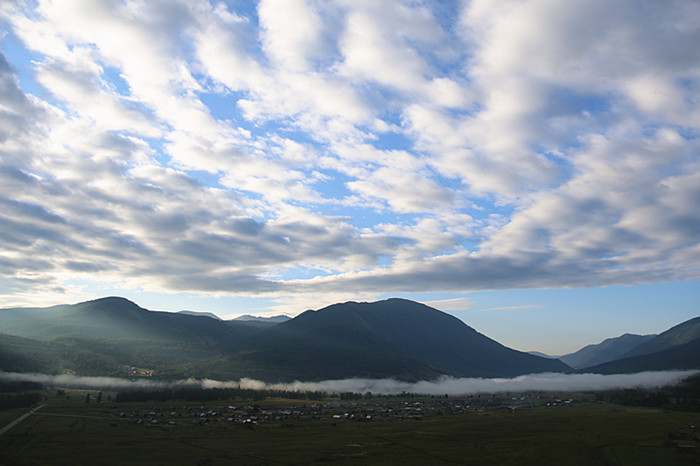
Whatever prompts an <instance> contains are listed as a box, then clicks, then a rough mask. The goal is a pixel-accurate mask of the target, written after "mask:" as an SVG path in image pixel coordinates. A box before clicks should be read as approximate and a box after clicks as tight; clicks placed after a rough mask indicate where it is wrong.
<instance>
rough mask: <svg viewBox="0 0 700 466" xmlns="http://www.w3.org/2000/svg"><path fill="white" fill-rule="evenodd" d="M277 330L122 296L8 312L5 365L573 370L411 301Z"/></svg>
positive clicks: (232, 371)
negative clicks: (156, 307)
mask: <svg viewBox="0 0 700 466" xmlns="http://www.w3.org/2000/svg"><path fill="white" fill-rule="evenodd" d="M269 324H270V325H273V326H269V325H268V326H266V327H264V328H261V327H256V326H251V325H247V324H246V323H245V322H237V321H220V320H216V319H213V318H210V317H206V316H201V315H198V316H193V315H187V314H179V313H166V312H155V311H149V310H147V309H143V308H141V307H139V306H137V305H136V304H134V303H132V302H131V301H128V300H126V299H123V298H114V297H112V298H103V299H98V300H94V301H89V302H85V303H79V304H75V305H62V306H54V307H51V308H45V309H6V310H2V311H0V332H4V333H6V334H14V335H15V336H7V335H6V336H5V337H4V338H3V339H0V341H4V342H5V343H6V344H5V346H3V347H0V361H4V363H3V364H4V367H5V370H8V369H12V370H17V368H18V367H21V368H26V369H25V370H29V368H30V367H31V368H34V369H40V370H46V371H53V372H60V371H65V370H68V371H73V372H77V373H79V374H89V375H115V374H119V373H120V371H122V370H123V367H125V366H126V367H129V366H137V367H143V368H148V369H152V370H154V371H155V372H156V373H157V374H159V375H161V376H167V377H190V376H194V377H216V378H221V379H238V378H241V377H253V378H257V379H261V380H264V381H282V380H284V381H290V380H322V379H331V378H348V377H368V378H385V377H391V378H398V379H402V380H420V379H434V378H436V377H438V376H440V375H443V374H449V375H455V376H470V377H508V376H514V375H520V374H527V373H534V372H557V371H558V372H561V371H566V370H569V369H570V368H569V367H568V366H566V365H565V364H564V363H562V362H561V361H558V360H551V359H545V358H540V357H537V356H533V355H530V354H527V353H522V352H519V351H514V350H512V349H509V348H506V347H505V346H503V345H501V344H499V343H497V342H495V341H494V340H491V339H490V338H488V337H486V336H484V335H482V334H480V333H478V332H477V331H476V330H474V329H472V328H471V327H469V326H467V325H466V324H464V323H463V322H462V321H460V320H459V319H457V318H455V317H452V316H450V315H448V314H445V313H444V312H441V311H438V310H437V309H433V308H430V307H428V306H425V305H423V304H419V303H415V302H412V301H407V300H402V299H391V300H386V301H379V302H376V303H354V302H350V303H345V304H337V305H333V306H329V307H327V308H324V309H321V310H318V311H307V312H305V313H303V314H301V315H300V316H298V317H296V318H295V319H292V320H288V321H286V322H282V323H279V324H273V323H269ZM20 337H21V338H20ZM13 338H14V339H15V340H13ZM9 343H12V344H11V345H10V344H9Z"/></svg>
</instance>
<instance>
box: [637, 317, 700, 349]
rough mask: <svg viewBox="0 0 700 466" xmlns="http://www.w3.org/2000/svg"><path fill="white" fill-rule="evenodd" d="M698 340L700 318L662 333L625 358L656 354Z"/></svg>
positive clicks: (699, 336) (699, 335)
mask: <svg viewBox="0 0 700 466" xmlns="http://www.w3.org/2000/svg"><path fill="white" fill-rule="evenodd" d="M698 338H700V317H695V318H693V319H690V320H687V321H685V322H683V323H681V324H678V325H676V326H675V327H671V328H670V329H668V330H666V331H665V332H663V333H660V334H659V335H657V336H656V337H655V338H653V339H651V340H649V341H648V342H646V343H643V344H641V345H639V346H637V347H636V348H634V349H632V350H631V351H629V352H628V353H627V354H625V355H624V357H632V356H640V355H642V354H649V353H656V352H658V351H663V350H666V349H670V348H673V347H676V346H680V345H684V344H686V343H690V342H691V341H693V340H695V339H698Z"/></svg>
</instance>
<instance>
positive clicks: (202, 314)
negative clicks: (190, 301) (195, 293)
mask: <svg viewBox="0 0 700 466" xmlns="http://www.w3.org/2000/svg"><path fill="white" fill-rule="evenodd" d="M178 314H185V315H188V316H200V317H209V318H211V319H215V320H223V319H222V318H221V317H219V316H217V315H216V314H214V313H212V312H200V311H178Z"/></svg>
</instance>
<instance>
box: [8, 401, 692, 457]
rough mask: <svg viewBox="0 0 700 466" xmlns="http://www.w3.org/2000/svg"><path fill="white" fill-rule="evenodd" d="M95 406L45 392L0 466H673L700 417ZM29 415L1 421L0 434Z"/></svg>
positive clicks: (590, 407) (384, 404)
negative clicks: (681, 435)
mask: <svg viewBox="0 0 700 466" xmlns="http://www.w3.org/2000/svg"><path fill="white" fill-rule="evenodd" d="M89 393H92V395H91V398H90V402H86V401H85V400H86V398H87V395H88V394H89ZM95 395H96V392H85V391H79V390H67V391H65V392H62V393H61V395H57V394H56V390H53V391H46V392H45V396H46V398H47V399H46V400H45V401H43V402H42V403H43V404H44V405H45V406H44V407H43V408H41V409H40V410H39V411H37V412H36V413H35V414H33V415H31V416H29V417H28V418H27V419H25V420H24V421H23V422H21V423H20V424H18V425H17V426H15V427H14V428H12V429H11V430H9V431H8V432H6V433H5V434H3V435H1V436H0V464H3V465H15V464H17V465H23V464H39V465H51V464H93V465H102V464H104V465H110V464H114V465H121V464H192V465H197V464H200V465H204V464H251V465H253V464H261V465H262V464H324V463H339V464H475V465H478V464H485V465H486V464H489V465H491V464H504V465H508V464H513V465H515V464H558V465H565V464H572V465H577V464H601V465H618V464H620V465H626V464H630V465H631V464H635V465H639V464H663V465H673V464H693V463H696V461H697V460H698V459H699V458H700V456H698V455H697V453H694V452H692V451H680V450H682V448H681V449H679V448H678V447H677V445H679V444H682V445H693V446H695V445H697V441H696V440H692V439H682V438H681V439H679V438H677V437H678V432H681V433H682V432H687V433H688V435H689V436H693V435H694V434H695V431H694V430H693V429H694V426H696V425H697V422H698V421H700V419H699V418H700V414H698V413H692V412H675V411H668V410H661V409H655V408H641V407H629V406H621V405H616V404H610V403H600V402H596V401H595V400H592V399H590V398H589V397H586V396H580V397H577V396H576V395H573V396H572V397H571V398H570V399H568V400H565V401H562V398H556V397H557V396H560V395H547V396H544V395H543V396H542V397H539V396H534V395H530V399H529V400H528V401H522V399H521V398H520V396H518V397H512V398H511V397H500V398H496V397H487V396H484V397H483V398H482V397H479V398H476V397H473V398H471V399H461V398H442V397H423V398H420V397H408V398H401V397H391V398H362V399H359V400H353V401H343V400H340V399H338V398H334V399H326V400H299V399H294V400H289V399H281V398H276V399H266V400H263V401H260V400H246V399H241V398H237V399H232V400H223V401H215V402H211V401H210V402H206V403H204V404H202V403H196V402H191V401H190V402H186V401H167V402H120V403H117V402H115V401H114V396H113V394H110V393H104V394H102V396H101V399H102V402H101V403H97V402H96V396H95ZM567 396H569V395H567ZM514 403H515V404H514ZM509 404H510V407H509ZM28 410H29V409H28V408H27V409H12V410H5V411H2V412H0V424H2V426H4V425H6V424H7V423H9V422H11V421H12V420H13V419H15V418H16V417H19V416H20V415H21V414H23V413H24V412H27V411H28ZM688 450H693V449H688Z"/></svg>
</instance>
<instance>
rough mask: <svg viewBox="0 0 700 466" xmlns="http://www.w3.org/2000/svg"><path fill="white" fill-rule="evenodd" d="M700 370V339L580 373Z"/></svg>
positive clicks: (601, 365) (589, 368)
mask: <svg viewBox="0 0 700 466" xmlns="http://www.w3.org/2000/svg"><path fill="white" fill-rule="evenodd" d="M691 369H700V338H696V339H695V340H692V341H690V342H688V343H684V344H682V345H677V346H674V347H671V348H668V349H665V350H662V351H657V352H654V353H647V354H642V355H638V356H631V357H626V358H622V359H617V360H615V361H610V362H606V363H604V364H600V365H597V366H593V367H586V368H584V369H579V370H578V371H577V372H579V373H593V374H632V373H637V372H646V371H667V370H691Z"/></svg>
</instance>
